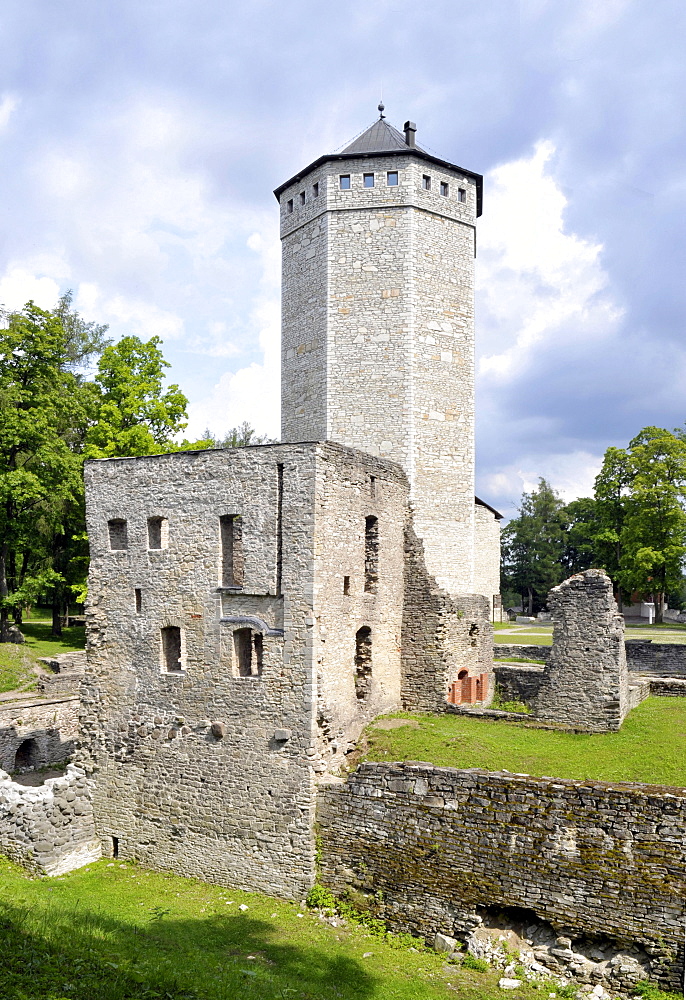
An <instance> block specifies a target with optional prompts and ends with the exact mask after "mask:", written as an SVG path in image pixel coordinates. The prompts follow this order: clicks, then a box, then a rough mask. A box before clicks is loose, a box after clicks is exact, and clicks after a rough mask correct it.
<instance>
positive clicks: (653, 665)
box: [626, 639, 686, 678]
mask: <svg viewBox="0 0 686 1000" xmlns="http://www.w3.org/2000/svg"><path fill="white" fill-rule="evenodd" d="M626 662H627V666H628V668H629V670H630V671H632V672H633V673H638V674H656V675H657V676H658V677H683V678H686V644H685V645H679V644H677V643H667V642H652V641H651V640H650V639H629V640H628V641H627V643H626Z"/></svg>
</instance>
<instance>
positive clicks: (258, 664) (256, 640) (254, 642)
mask: <svg viewBox="0 0 686 1000" xmlns="http://www.w3.org/2000/svg"><path fill="white" fill-rule="evenodd" d="M262 651H263V641H262V633H261V632H253V630H252V629H249V628H238V629H236V631H235V632H234V633H233V673H234V677H259V676H260V674H261V673H262Z"/></svg>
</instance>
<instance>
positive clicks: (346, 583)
mask: <svg viewBox="0 0 686 1000" xmlns="http://www.w3.org/2000/svg"><path fill="white" fill-rule="evenodd" d="M343 596H344V597H350V577H349V576H344V577H343Z"/></svg>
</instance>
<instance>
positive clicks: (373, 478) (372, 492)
mask: <svg viewBox="0 0 686 1000" xmlns="http://www.w3.org/2000/svg"><path fill="white" fill-rule="evenodd" d="M369 495H370V496H371V498H372V500H375V499H376V476H370V477H369Z"/></svg>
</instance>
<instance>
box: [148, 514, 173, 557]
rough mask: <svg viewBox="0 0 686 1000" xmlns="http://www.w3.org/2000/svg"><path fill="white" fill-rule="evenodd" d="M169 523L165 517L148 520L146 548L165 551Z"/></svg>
mask: <svg viewBox="0 0 686 1000" xmlns="http://www.w3.org/2000/svg"><path fill="white" fill-rule="evenodd" d="M168 525H169V522H168V521H167V519H166V517H149V518H148V548H149V549H166V547H167V542H168V541H169V531H168Z"/></svg>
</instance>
